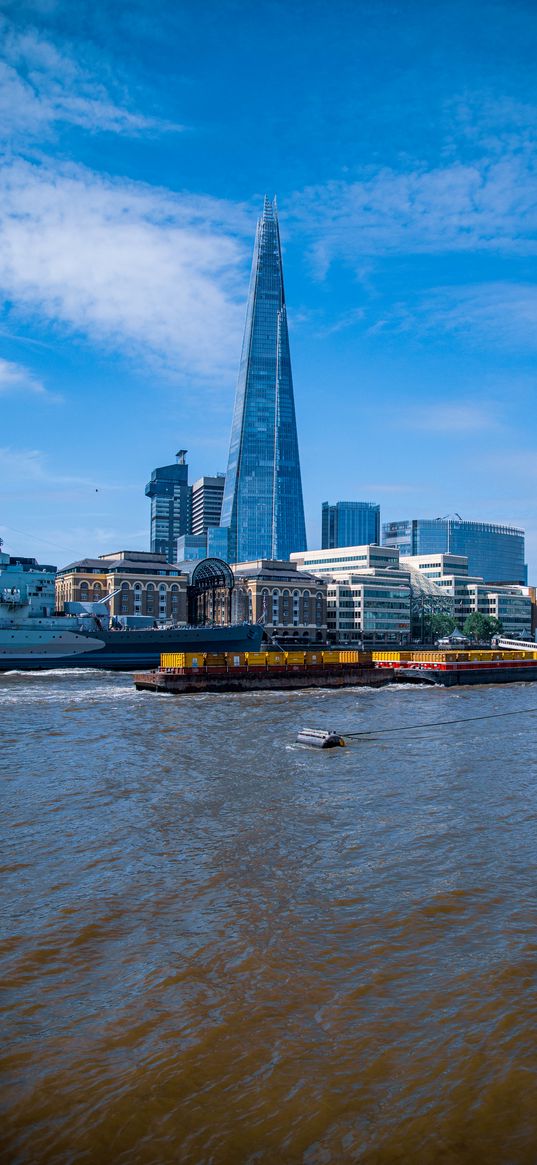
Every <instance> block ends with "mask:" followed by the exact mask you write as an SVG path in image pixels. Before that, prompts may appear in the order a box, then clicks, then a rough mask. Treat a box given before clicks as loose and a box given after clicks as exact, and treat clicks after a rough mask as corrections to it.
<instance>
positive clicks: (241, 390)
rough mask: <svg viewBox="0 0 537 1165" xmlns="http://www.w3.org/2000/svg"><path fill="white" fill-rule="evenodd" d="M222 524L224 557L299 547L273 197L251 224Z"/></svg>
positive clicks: (276, 554) (302, 536)
mask: <svg viewBox="0 0 537 1165" xmlns="http://www.w3.org/2000/svg"><path fill="white" fill-rule="evenodd" d="M221 525H222V526H227V527H228V531H229V561H230V562H246V561H249V560H251V559H255V558H279V559H286V558H288V557H289V555H290V554H291V552H292V551H293V550H302V549H305V548H306V529H305V524H304V504H303V501H302V482H301V478H300V461H299V455H298V440H297V431H296V420H295V403H294V397H293V380H292V376H291V358H290V354H289V335H288V330H287V312H286V308H285V292H284V287H283V270H282V253H281V246H280V230H279V226H278V214H277V210H276V199H274V202H272V203H271V202H270V201H269V199H268V198H265V203H264V207H263V214H262V215H261V218H260V219H259V222H258V224H257V231H256V238H255V247H254V257H253V263H252V274H251V278H250V289H249V293H248V307H247V311H246V326H245V330H244V341H243V346H242V356H241V363H240V369H239V378H238V383H237V393H236V397H235V411H234V415H233V428H232V431H231V443H230V448H229V461H228V468H227V474H226V484H225V489H224V500H223V503H222V518H221Z"/></svg>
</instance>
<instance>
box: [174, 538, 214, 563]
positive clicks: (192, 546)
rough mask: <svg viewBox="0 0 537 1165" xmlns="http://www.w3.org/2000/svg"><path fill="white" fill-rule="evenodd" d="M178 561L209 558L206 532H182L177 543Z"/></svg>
mask: <svg viewBox="0 0 537 1165" xmlns="http://www.w3.org/2000/svg"><path fill="white" fill-rule="evenodd" d="M176 553H177V562H192V561H194V560H196V561H197V560H199V559H201V558H207V535H206V534H180V535H179V538H178V539H177V543H176Z"/></svg>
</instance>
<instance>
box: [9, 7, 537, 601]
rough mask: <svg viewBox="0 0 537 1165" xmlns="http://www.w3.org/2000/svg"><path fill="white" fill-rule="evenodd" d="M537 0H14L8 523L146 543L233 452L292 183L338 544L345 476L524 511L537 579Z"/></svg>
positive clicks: (290, 250)
mask: <svg viewBox="0 0 537 1165" xmlns="http://www.w3.org/2000/svg"><path fill="white" fill-rule="evenodd" d="M536 31H537V8H536V7H535V5H534V3H533V2H521V0H509V2H503V0H487V2H486V3H481V2H475V3H468V0H465V2H464V3H462V2H458V0H449V2H445V3H442V0H440V2H438V0H435V3H434V4H426V3H424V2H423V0H416V2H413V0H405V2H404V3H393V2H388V0H375V2H373V0H370V2H365V0H348V2H347V0H332V2H331V3H328V0H323V2H315V0H309V2H308V3H302V2H301V0H296V2H295V3H292V4H290V3H288V2H287V3H285V4H284V3H283V2H279V0H275V2H265V3H262V2H261V3H259V4H251V3H249V2H247V0H207V2H206V3H204V4H198V3H196V4H195V3H193V2H192V0H190V2H188V3H186V2H181V0H173V2H171V0H159V3H158V4H157V5H155V4H150V3H149V2H148V0H129V2H128V3H127V2H126V0H125V2H123V0H87V2H86V0H67V2H66V0H33V2H30V0H27V2H25V0H0V46H1V50H0V58H1V59H0V113H1V119H0V124H1V126H2V134H3V138H4V141H3V154H4V157H3V166H2V170H1V176H0V182H1V184H2V187H3V189H2V190H1V191H0V232H1V236H2V238H1V246H0V284H1V286H2V290H3V298H2V309H1V316H0V413H1V417H2V423H1V427H0V471H1V477H0V480H1V486H0V489H1V495H2V496H1V505H0V535H1V536H2V537H3V538H4V540H5V548H6V549H8V550H9V551H11V552H20V553H27V554H35V555H37V556H38V557H39V558H41V559H42V560H44V561H52V562H57V563H58V564H64V563H65V562H67V561H70V560H72V559H73V558H75V557H77V556H79V555H82V554H98V553H104V552H106V551H109V550H113V549H118V548H121V547H140V548H143V547H147V544H148V537H149V513H148V500H147V499H146V498H145V496H144V486H145V483H146V481H147V480H148V477H149V474H150V472H151V469H152V468H154V467H155V466H157V465H162V464H167V463H168V462H170V461H172V460H173V457H174V453H175V451H176V449H178V448H180V447H185V448H188V450H189V455H188V460H189V463H190V466H191V480H194V479H195V477H197V476H199V475H200V474H202V473H213V472H215V471H217V470H225V468H226V462H227V447H228V440H229V430H230V425H231V413H232V405H233V396H234V389H235V379H236V373H237V366H238V360H239V354H240V345H241V338H242V328H243V321H244V303H245V296H246V291H247V286H248V276H249V266H250V261H251V251H252V244H253V236H254V231H255V222H256V218H257V216H258V214H259V212H260V208H261V203H262V197H263V194H264V193H265V192H267V193H268V194H269V195H270V196H272V194H273V193H276V194H277V196H278V202H279V207H280V224H281V231H282V238H283V245H284V267H285V277H286V292H287V301H288V311H289V321H290V329H291V346H292V353H291V354H292V360H293V373H294V381H295V396H296V405H297V417H298V425H299V440H300V447H301V460H302V474H303V484H304V495H305V506H306V516H307V521H308V531H309V545H310V547H315V546H316V545H318V544H319V527H320V504H321V502H322V501H323V500H330V501H337V500H338V499H364V500H371V501H378V502H379V503H380V505H381V513H382V519H383V520H386V521H388V520H391V519H395V518H402V517H427V516H429V517H435V516H439V515H444V514H448V513H453V512H455V511H456V512H458V513H460V514H461V515H463V517H465V518H474V519H482V520H494V521H501V522H505V523H514V524H516V525H522V526H524V527H525V528H526V530H527V545H528V561H529V563H530V579H531V580H532V581H533V582H535V581H537V516H536V507H535V487H536V485H537V438H536V432H535V430H536V421H537V395H536V391H535V389H536V383H535V381H536V377H535V368H536V356H537V294H536V289H535V281H534V272H535V252H536V242H535V228H536V222H537V209H536V202H537V196H536V190H537V184H536V181H535V156H536V148H535V125H536V120H537V119H536V108H537V100H536V93H535V89H536V80H535V77H536V70H535V60H536V59H537V51H536V49H537V46H536V39H537V37H536Z"/></svg>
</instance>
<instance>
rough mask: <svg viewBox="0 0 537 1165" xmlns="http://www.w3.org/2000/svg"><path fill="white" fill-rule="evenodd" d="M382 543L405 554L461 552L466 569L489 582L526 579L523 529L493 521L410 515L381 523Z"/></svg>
mask: <svg viewBox="0 0 537 1165" xmlns="http://www.w3.org/2000/svg"><path fill="white" fill-rule="evenodd" d="M382 543H383V545H384V546H390V547H394V548H397V549H398V550H399V551H400V552H401V554H404V555H405V556H407V557H408V556H412V557H415V556H416V555H417V556H421V557H423V556H424V555H429V554H442V553H443V554H455V555H463V556H464V557H466V558H467V559H468V573H469V574H470V575H472V576H477V577H480V578H482V579H484V580H485V582H489V583H518V584H521V585H524V584H525V583H526V581H527V568H526V566H525V563H524V531H523V530H519V529H517V528H516V527H512V526H500V525H497V524H495V523H493V522H468V521H465V520H463V519H462V518H459V517H458V516H457V515H456V516H455V517H454V518H451V517H449V518H413V519H406V520H405V521H401V522H388V523H386V524H384V525H383V527H382Z"/></svg>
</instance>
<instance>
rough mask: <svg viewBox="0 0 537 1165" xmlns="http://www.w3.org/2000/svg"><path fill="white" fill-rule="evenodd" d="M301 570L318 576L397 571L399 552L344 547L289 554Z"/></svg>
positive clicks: (375, 547) (364, 547) (384, 548)
mask: <svg viewBox="0 0 537 1165" xmlns="http://www.w3.org/2000/svg"><path fill="white" fill-rule="evenodd" d="M291 562H296V563H297V564H298V566H299V567H300V568H302V569H303V570H313V571H314V573H315V574H319V575H327V574H328V575H333V576H335V575H337V574H351V573H352V574H359V573H360V572H361V571H362V570H370V569H372V568H377V569H381V570H389V569H396V570H397V569H398V567H399V551H398V550H397V549H391V548H390V547H387V546H346V547H334V548H333V549H332V550H305V551H302V553H300V552H295V553H294V554H291Z"/></svg>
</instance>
